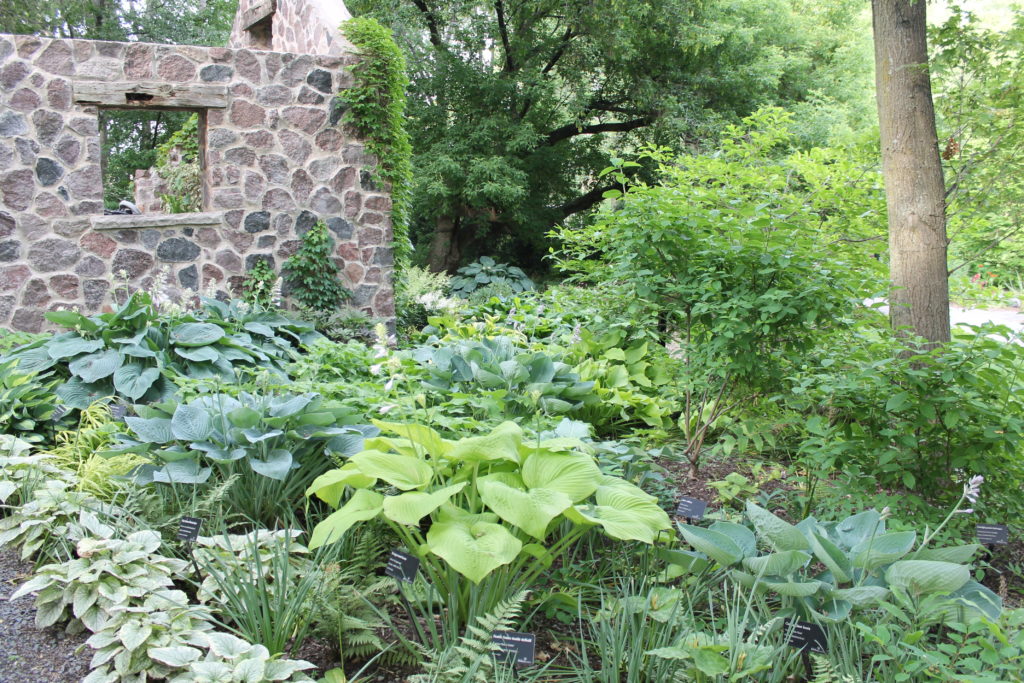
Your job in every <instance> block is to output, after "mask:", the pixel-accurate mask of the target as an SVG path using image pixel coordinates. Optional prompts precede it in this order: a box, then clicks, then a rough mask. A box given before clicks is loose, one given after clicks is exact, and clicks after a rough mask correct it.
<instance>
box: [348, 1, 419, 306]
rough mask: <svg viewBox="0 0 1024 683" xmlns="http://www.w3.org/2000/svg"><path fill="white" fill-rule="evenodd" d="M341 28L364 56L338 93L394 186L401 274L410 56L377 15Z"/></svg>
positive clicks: (405, 251)
mask: <svg viewBox="0 0 1024 683" xmlns="http://www.w3.org/2000/svg"><path fill="white" fill-rule="evenodd" d="M341 30H342V32H343V33H344V34H345V37H346V38H348V40H349V41H350V42H351V43H352V45H353V46H354V47H355V48H356V51H357V52H358V53H359V55H360V57H362V59H361V60H360V61H359V62H357V63H356V64H354V65H352V66H351V67H350V68H351V70H352V73H353V74H354V75H355V77H356V83H355V85H354V86H353V87H351V88H346V89H344V90H342V91H341V92H340V93H338V101H339V103H340V104H341V106H343V107H345V114H344V117H343V120H344V121H345V122H346V123H348V124H351V125H352V126H354V127H355V128H356V130H358V131H359V132H360V133H361V134H362V136H364V137H365V138H366V145H367V148H368V149H369V150H370V152H371V153H373V154H374V156H376V157H377V160H378V165H377V169H376V175H377V177H378V178H379V179H381V180H383V181H384V182H386V183H387V184H388V185H389V189H390V192H391V207H392V208H391V226H392V227H391V229H392V234H393V235H394V242H393V249H394V253H395V274H396V275H400V274H401V273H402V272H403V271H404V269H405V268H406V267H407V266H408V265H409V257H410V256H411V254H412V243H411V242H410V241H409V227H408V222H409V209H410V199H411V197H410V185H411V183H412V163H411V159H412V145H411V144H410V142H409V135H408V133H407V132H406V130H405V90H406V87H407V86H408V85H409V79H408V77H407V76H406V73H405V69H406V67H405V57H404V56H403V55H402V51H401V50H400V49H399V48H398V45H397V44H395V41H394V39H393V38H392V37H391V31H389V30H388V29H387V28H385V27H384V26H382V25H380V24H379V23H377V22H376V21H375V20H373V19H368V18H364V17H356V18H354V19H349V20H348V21H346V22H345V23H343V24H342V25H341ZM398 282H400V281H398ZM399 286H400V285H399Z"/></svg>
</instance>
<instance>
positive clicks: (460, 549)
mask: <svg viewBox="0 0 1024 683" xmlns="http://www.w3.org/2000/svg"><path fill="white" fill-rule="evenodd" d="M375 424H376V425H377V426H378V427H380V428H381V429H382V430H383V431H384V432H387V433H390V434H395V435H397V437H377V438H372V439H367V440H366V442H365V450H363V451H362V452H360V453H357V454H355V455H353V456H352V457H350V458H349V459H348V462H347V463H346V464H345V465H344V466H343V467H341V468H339V469H336V470H332V471H330V472H327V473H326V474H324V475H322V476H320V477H319V478H317V479H316V481H314V482H313V484H312V485H311V486H310V487H309V490H308V492H307V495H313V494H315V495H316V496H317V497H319V498H320V499H321V500H323V501H325V502H327V503H328V504H329V505H331V506H332V507H337V508H338V510H337V511H336V512H334V513H333V514H331V515H330V516H329V517H327V518H326V519H325V520H323V521H322V522H321V523H320V524H318V525H317V527H316V529H314V530H313V536H312V540H311V543H310V547H311V548H316V547H318V546H321V545H324V544H325V543H330V542H333V541H336V540H338V539H339V538H341V536H342V534H344V533H345V532H346V531H347V530H348V529H349V528H351V527H352V526H353V525H355V524H357V523H359V522H362V521H366V520H369V519H373V518H376V517H379V518H382V519H383V520H384V521H385V522H387V523H388V524H389V525H390V526H391V527H392V528H393V529H395V531H396V532H397V533H398V534H399V536H400V537H401V538H403V539H404V540H405V541H406V544H407V546H408V547H409V548H410V549H411V550H412V551H413V552H415V553H416V554H418V555H419V556H420V557H421V558H422V559H423V560H424V561H425V563H427V564H429V563H431V562H436V561H437V559H438V558H439V559H441V560H443V561H444V562H445V563H447V565H449V566H450V567H451V568H453V569H455V570H456V571H457V572H459V573H460V574H462V575H463V576H465V577H466V578H468V579H470V580H471V581H473V582H474V583H479V582H480V581H481V580H482V579H483V578H484V577H486V576H488V574H490V573H491V572H493V571H495V570H496V569H498V568H499V567H503V566H505V565H511V566H512V568H513V570H515V569H517V568H521V567H522V566H523V565H524V564H525V563H526V562H527V561H529V560H530V559H531V558H537V559H539V560H540V562H535V566H540V565H543V564H545V563H550V562H551V561H552V560H553V559H554V558H555V557H557V556H558V554H559V553H561V552H563V551H564V550H565V549H566V548H567V547H568V546H569V545H570V544H571V543H572V541H574V540H575V539H577V538H578V537H579V536H580V535H582V533H584V532H585V531H586V530H587V529H589V528H591V527H598V528H600V529H601V530H602V531H603V532H604V533H605V534H607V535H608V536H610V537H612V538H615V539H620V540H629V541H641V542H643V543H653V542H654V540H655V538H656V537H657V536H658V535H659V534H660V533H661V532H662V531H663V530H665V529H668V528H670V522H669V519H668V516H667V515H666V514H665V512H664V511H663V510H662V509H661V508H660V507H658V503H657V499H656V498H654V497H653V496H650V495H648V494H647V493H645V492H644V491H642V490H641V489H640V488H638V487H636V486H634V485H633V484H630V483H629V482H626V481H624V480H623V479H619V478H617V477H610V476H606V475H603V474H601V472H600V470H599V469H598V467H597V464H596V463H595V461H594V458H593V456H592V455H590V453H588V452H587V451H586V446H585V445H584V444H583V443H582V442H581V441H579V440H578V439H573V438H556V439H548V440H543V441H532V440H529V441H524V439H523V432H522V430H521V429H520V428H519V426H518V425H516V424H514V423H512V422H505V423H503V424H501V425H499V426H498V427H497V428H495V429H494V430H493V431H492V432H491V433H490V434H485V435H483V436H475V437H467V438H463V439H460V440H458V441H452V440H448V439H444V438H442V437H441V435H440V434H438V433H437V432H435V431H434V430H433V429H430V428H429V427H426V426H424V425H420V424H393V423H382V422H376V423H375ZM378 484H381V485H382V487H381V488H384V489H385V490H384V492H383V493H382V492H381V491H378V490H377V488H378ZM392 491H393V492H394V494H391V492H392ZM343 499H344V500H345V501H346V502H345V503H344V504H342V500H343ZM339 505H340V507H339ZM424 518H429V529H428V530H427V531H426V533H425V534H421V532H420V526H421V524H422V523H423V520H424ZM566 520H568V521H569V522H571V523H572V531H570V532H568V533H566V534H564V535H562V536H561V537H560V538H558V539H557V540H556V541H555V542H554V543H552V544H550V545H546V542H547V541H548V539H549V536H551V535H552V532H553V530H554V529H555V527H557V526H558V525H559V524H560V523H562V522H563V521H566Z"/></svg>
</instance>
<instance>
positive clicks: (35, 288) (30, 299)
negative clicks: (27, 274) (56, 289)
mask: <svg viewBox="0 0 1024 683" xmlns="http://www.w3.org/2000/svg"><path fill="white" fill-rule="evenodd" d="M48 303H50V288H49V287H47V286H46V283H45V282H44V281H43V280H40V279H38V278H33V279H31V280H29V281H28V284H27V285H25V289H24V290H22V292H21V305H22V306H39V307H42V306H46V305H47V304H48Z"/></svg>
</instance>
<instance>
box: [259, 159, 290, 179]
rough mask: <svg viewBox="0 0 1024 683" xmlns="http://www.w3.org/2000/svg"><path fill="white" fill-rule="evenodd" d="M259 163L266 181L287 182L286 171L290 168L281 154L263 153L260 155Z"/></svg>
mask: <svg viewBox="0 0 1024 683" xmlns="http://www.w3.org/2000/svg"><path fill="white" fill-rule="evenodd" d="M259 164H260V168H261V169H262V170H263V174H264V175H265V176H266V177H267V181H268V182H270V183H272V184H274V185H284V184H285V183H287V182H288V172H289V171H290V170H291V165H290V164H289V163H288V160H287V159H285V158H284V157H283V156H281V155H279V154H264V155H262V156H260V158H259Z"/></svg>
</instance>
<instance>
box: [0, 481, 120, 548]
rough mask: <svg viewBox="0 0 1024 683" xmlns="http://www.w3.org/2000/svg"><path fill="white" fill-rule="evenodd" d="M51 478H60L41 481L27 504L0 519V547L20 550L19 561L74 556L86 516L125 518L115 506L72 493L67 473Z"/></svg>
mask: <svg viewBox="0 0 1024 683" xmlns="http://www.w3.org/2000/svg"><path fill="white" fill-rule="evenodd" d="M33 476H34V475H33ZM55 476H57V477H60V476H63V477H64V478H54V479H48V480H46V481H44V482H42V484H41V485H40V486H38V487H36V488H33V489H32V498H31V499H30V500H29V501H28V502H25V503H23V504H21V505H20V506H17V507H13V508H11V514H8V515H7V516H6V517H3V518H0V547H5V546H15V547H20V548H21V558H22V559H23V560H27V559H29V558H32V557H36V558H37V559H38V560H40V561H46V560H49V561H64V560H69V559H71V558H73V557H74V556H75V542H76V541H77V540H78V539H80V538H83V537H84V536H85V535H86V533H87V531H88V520H91V519H93V517H90V515H95V517H98V518H101V519H103V520H112V519H119V518H123V517H125V516H126V514H125V512H124V510H122V509H121V508H119V507H118V506H116V505H111V504H107V503H103V502H102V501H100V500H99V499H97V498H94V497H93V496H91V495H89V494H87V493H84V492H82V491H76V490H75V489H74V482H73V479H72V478H71V477H70V475H69V474H68V473H63V472H61V473H58V474H57V475H55Z"/></svg>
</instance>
